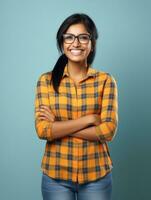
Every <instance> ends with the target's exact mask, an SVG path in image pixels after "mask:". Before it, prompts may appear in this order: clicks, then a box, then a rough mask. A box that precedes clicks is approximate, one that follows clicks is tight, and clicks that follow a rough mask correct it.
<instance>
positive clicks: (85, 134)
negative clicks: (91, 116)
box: [70, 126, 99, 141]
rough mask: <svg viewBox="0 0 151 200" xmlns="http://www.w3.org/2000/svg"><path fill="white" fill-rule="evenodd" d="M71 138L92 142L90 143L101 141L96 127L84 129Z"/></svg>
mask: <svg viewBox="0 0 151 200" xmlns="http://www.w3.org/2000/svg"><path fill="white" fill-rule="evenodd" d="M70 136H72V137H76V138H80V139H85V140H90V141H99V139H98V137H97V135H96V128H95V126H90V127H87V128H84V129H82V130H80V131H77V132H76V133H73V134H72V135H70Z"/></svg>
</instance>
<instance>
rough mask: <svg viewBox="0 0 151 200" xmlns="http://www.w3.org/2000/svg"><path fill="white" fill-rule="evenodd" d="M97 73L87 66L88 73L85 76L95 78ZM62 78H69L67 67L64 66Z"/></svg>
mask: <svg viewBox="0 0 151 200" xmlns="http://www.w3.org/2000/svg"><path fill="white" fill-rule="evenodd" d="M97 72H98V71H97V70H96V69H94V68H92V67H91V66H89V68H88V72H87V76H86V77H95V76H96V74H97ZM64 76H69V73H68V68H67V65H66V66H65V68H64V73H63V76H62V77H64Z"/></svg>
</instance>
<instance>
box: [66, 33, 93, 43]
mask: <svg viewBox="0 0 151 200" xmlns="http://www.w3.org/2000/svg"><path fill="white" fill-rule="evenodd" d="M81 35H86V36H89V40H91V35H89V34H87V33H81V34H79V35H77V36H76V35H74V34H72V33H65V34H63V39H64V42H65V39H66V36H73V37H74V39H73V41H72V42H65V43H66V44H72V43H73V42H74V41H75V39H76V38H77V39H78V42H79V43H80V44H87V43H88V42H89V41H88V42H86V43H82V42H80V39H79V37H80V36H81Z"/></svg>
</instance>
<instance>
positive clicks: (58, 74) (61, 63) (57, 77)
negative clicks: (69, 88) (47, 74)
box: [51, 54, 68, 94]
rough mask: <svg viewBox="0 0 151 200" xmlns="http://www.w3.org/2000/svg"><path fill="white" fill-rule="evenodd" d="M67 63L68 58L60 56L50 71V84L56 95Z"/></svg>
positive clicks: (63, 55)
mask: <svg viewBox="0 0 151 200" xmlns="http://www.w3.org/2000/svg"><path fill="white" fill-rule="evenodd" d="M67 62H68V58H67V57H66V55H65V54H62V55H61V56H60V57H59V59H58V60H57V62H56V64H55V66H54V68H53V70H52V77H51V82H52V85H53V88H54V90H55V91H56V93H58V94H59V92H58V88H59V85H60V81H61V78H62V76H63V72H64V68H65V66H66V64H67Z"/></svg>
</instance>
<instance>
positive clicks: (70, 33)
mask: <svg viewBox="0 0 151 200" xmlns="http://www.w3.org/2000/svg"><path fill="white" fill-rule="evenodd" d="M65 34H70V35H75V34H73V33H65ZM83 34H86V35H90V33H88V32H87V33H79V34H78V35H83ZM75 36H77V35H75Z"/></svg>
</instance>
